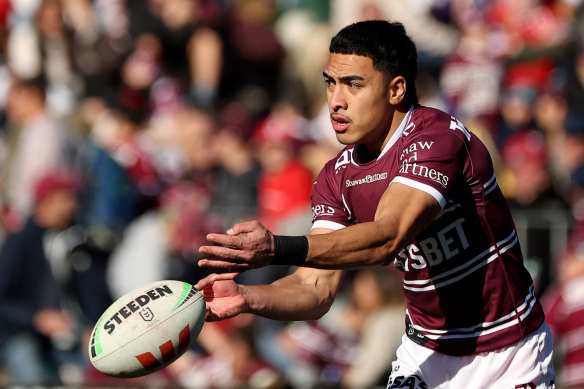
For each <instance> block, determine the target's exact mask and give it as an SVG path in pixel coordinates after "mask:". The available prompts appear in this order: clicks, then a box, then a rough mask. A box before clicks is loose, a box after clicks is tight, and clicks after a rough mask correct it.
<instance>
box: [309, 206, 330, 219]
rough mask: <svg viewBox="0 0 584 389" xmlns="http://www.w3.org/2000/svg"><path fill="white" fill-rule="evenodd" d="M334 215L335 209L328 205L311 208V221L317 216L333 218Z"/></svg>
mask: <svg viewBox="0 0 584 389" xmlns="http://www.w3.org/2000/svg"><path fill="white" fill-rule="evenodd" d="M334 214H335V209H334V208H333V207H330V206H328V205H315V206H314V207H312V219H316V218H317V217H318V216H333V215H334Z"/></svg>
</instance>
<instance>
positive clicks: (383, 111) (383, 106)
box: [323, 53, 394, 152]
mask: <svg viewBox="0 0 584 389" xmlns="http://www.w3.org/2000/svg"><path fill="white" fill-rule="evenodd" d="M323 76H324V79H325V82H326V85H327V100H328V106H329V113H330V117H331V123H332V125H333V129H334V130H335V133H336V136H337V139H338V140H339V142H341V143H343V144H356V143H362V144H365V145H366V146H367V148H368V149H369V150H370V151H371V152H379V151H381V149H382V148H383V146H384V145H385V142H386V140H387V138H388V136H387V135H388V133H389V129H390V125H391V119H392V116H393V112H394V107H393V106H392V105H391V104H390V103H389V82H388V80H387V78H386V77H385V76H384V74H383V73H381V72H379V71H377V70H375V69H374V68H373V61H372V60H371V58H368V57H363V56H359V55H347V54H336V53H333V54H331V55H330V56H329V60H328V63H327V65H326V68H325V71H324V72H323Z"/></svg>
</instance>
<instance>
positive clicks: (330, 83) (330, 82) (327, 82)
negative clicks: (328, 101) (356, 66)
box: [324, 78, 333, 86]
mask: <svg viewBox="0 0 584 389" xmlns="http://www.w3.org/2000/svg"><path fill="white" fill-rule="evenodd" d="M324 83H325V84H327V85H328V86H330V85H332V84H333V80H331V79H330V78H326V79H325V80H324Z"/></svg>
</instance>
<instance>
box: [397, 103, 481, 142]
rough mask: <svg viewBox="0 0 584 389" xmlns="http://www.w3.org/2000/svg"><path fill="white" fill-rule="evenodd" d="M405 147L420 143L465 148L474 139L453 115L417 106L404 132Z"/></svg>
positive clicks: (402, 136)
mask: <svg viewBox="0 0 584 389" xmlns="http://www.w3.org/2000/svg"><path fill="white" fill-rule="evenodd" d="M401 138H402V142H403V144H404V145H406V146H407V145H409V144H411V143H419V142H420V141H424V142H431V143H433V144H441V145H442V146H441V147H440V148H441V149H443V147H445V145H449V146H448V147H449V148H461V147H465V146H464V145H465V144H468V143H469V142H470V140H471V138H472V134H471V132H470V131H469V130H468V129H467V128H466V126H465V125H464V124H463V123H462V122H461V121H460V120H458V119H457V118H456V117H454V116H453V115H451V114H449V113H447V112H444V111H441V110H439V109H436V108H431V107H425V106H420V105H418V106H416V107H414V109H413V110H412V114H411V117H410V119H409V122H408V124H407V126H406V128H405V129H404V131H403V132H402V135H401Z"/></svg>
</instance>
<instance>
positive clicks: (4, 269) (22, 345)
mask: <svg viewBox="0 0 584 389" xmlns="http://www.w3.org/2000/svg"><path fill="white" fill-rule="evenodd" d="M78 180H79V177H76V176H74V175H70V174H64V173H62V172H61V173H53V172H50V173H47V174H45V175H43V176H42V177H41V178H40V179H39V181H38V182H37V183H36V185H35V197H34V211H33V213H32V214H31V216H30V217H29V218H28V219H27V221H26V224H25V226H24V227H23V229H22V230H20V231H19V232H17V233H15V234H13V235H11V236H9V238H7V240H6V241H5V242H4V245H3V246H2V250H1V251H0V323H1V324H0V356H1V357H2V359H1V362H2V365H3V366H4V367H5V368H6V369H7V371H8V373H9V374H10V378H11V383H12V384H14V385H52V384H57V383H59V382H60V377H59V375H58V368H59V366H60V365H61V364H63V363H64V362H65V361H67V359H65V356H66V354H70V356H69V357H68V359H69V360H72V361H75V362H76V363H78V364H80V363H81V362H82V361H83V359H82V358H81V354H80V348H74V347H79V343H78V342H79V339H78V338H77V337H78V334H79V332H78V331H80V330H82V329H83V328H79V327H77V326H78V325H80V324H81V323H80V322H78V321H75V320H74V317H73V316H72V315H71V312H67V311H65V310H64V309H63V305H62V304H63V303H64V301H65V296H66V295H65V294H64V287H65V285H64V284H63V283H62V280H61V279H60V277H59V276H58V273H59V272H62V271H63V269H62V268H60V266H59V265H58V264H59V263H60V262H59V261H61V263H63V262H62V261H63V258H54V257H53V258H51V255H53V256H54V255H55V253H54V252H53V253H52V252H51V251H50V250H48V249H47V246H46V245H47V240H48V238H50V233H51V232H54V231H62V230H64V229H66V228H67V227H69V225H70V223H71V222H72V221H73V214H74V211H75V207H76V195H77V189H78V185H79V182H78ZM51 259H52V260H51ZM65 266H67V265H65ZM65 272H66V270H65ZM71 356H73V358H72V359H71Z"/></svg>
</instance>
